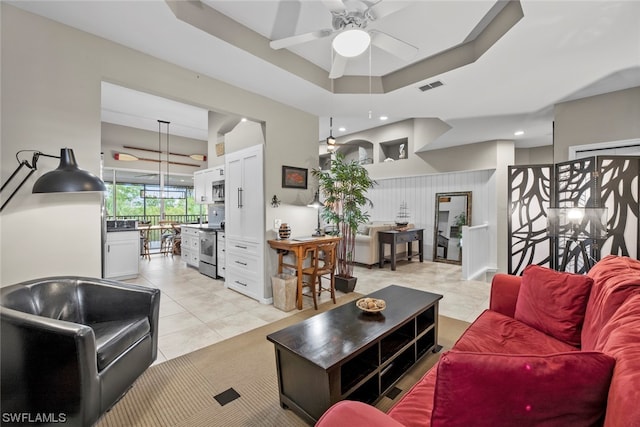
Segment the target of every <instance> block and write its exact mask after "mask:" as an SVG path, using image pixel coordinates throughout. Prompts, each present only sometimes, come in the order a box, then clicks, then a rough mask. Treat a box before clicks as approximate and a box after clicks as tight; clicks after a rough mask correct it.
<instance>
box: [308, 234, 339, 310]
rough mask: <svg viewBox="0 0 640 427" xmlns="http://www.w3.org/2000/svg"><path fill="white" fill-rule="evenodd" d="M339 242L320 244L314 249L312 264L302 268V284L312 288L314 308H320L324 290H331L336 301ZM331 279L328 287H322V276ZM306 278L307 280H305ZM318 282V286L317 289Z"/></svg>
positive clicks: (332, 297)
mask: <svg viewBox="0 0 640 427" xmlns="http://www.w3.org/2000/svg"><path fill="white" fill-rule="evenodd" d="M337 246H338V242H328V243H323V244H320V245H318V246H317V247H316V250H315V251H313V256H312V260H311V266H309V267H307V268H304V269H302V275H303V281H302V286H303V288H304V287H308V288H309V289H310V290H311V295H305V294H304V293H303V295H305V296H311V297H312V298H313V308H315V309H316V310H317V309H318V301H317V299H316V294H317V295H318V297H319V296H320V294H321V293H322V292H329V293H330V294H331V299H332V300H333V303H334V304H335V303H336V288H335V279H334V274H335V266H336V251H337V249H336V248H337ZM323 277H324V278H325V279H328V280H329V285H328V287H322V278H323ZM305 278H306V280H305ZM316 283H317V284H318V288H317V290H316Z"/></svg>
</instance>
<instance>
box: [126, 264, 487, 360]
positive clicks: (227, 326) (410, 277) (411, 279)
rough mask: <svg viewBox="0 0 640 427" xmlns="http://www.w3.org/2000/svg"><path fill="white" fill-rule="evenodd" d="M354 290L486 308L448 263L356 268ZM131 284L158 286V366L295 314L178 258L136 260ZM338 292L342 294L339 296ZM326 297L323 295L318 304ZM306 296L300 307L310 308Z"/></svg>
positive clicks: (480, 293)
mask: <svg viewBox="0 0 640 427" xmlns="http://www.w3.org/2000/svg"><path fill="white" fill-rule="evenodd" d="M354 274H355V275H356V276H357V277H358V283H357V285H356V289H355V290H356V292H359V293H361V294H367V293H370V292H373V291H375V290H377V289H380V288H383V287H385V286H387V285H390V284H396V285H402V286H407V287H411V288H416V289H422V290H426V291H430V292H435V293H438V294H442V295H443V296H444V297H443V299H442V300H441V301H440V313H441V314H443V315H445V316H449V317H453V318H456V319H461V320H465V321H472V320H473V319H475V318H476V317H477V316H478V315H479V314H480V313H481V312H482V310H484V309H485V308H487V307H488V306H489V283H486V282H479V281H464V280H461V279H460V267H459V266H456V265H451V264H443V263H433V262H424V263H419V262H417V261H413V262H410V263H407V262H400V263H398V267H397V269H396V271H391V270H390V268H389V265H388V264H387V265H386V266H385V268H384V269H380V268H378V267H377V266H376V267H373V268H371V269H367V268H365V267H359V266H356V268H355V272H354ZM127 282H130V283H138V284H141V285H146V286H151V287H156V288H159V289H160V290H161V291H162V297H161V298H160V327H159V329H160V335H159V343H158V349H159V351H158V359H157V360H156V363H161V362H163V361H165V360H168V359H172V358H174V357H177V356H180V355H183V354H186V353H189V352H192V351H194V350H197V349H199V348H202V347H205V346H208V345H210V344H214V343H216V342H218V341H222V340H224V339H227V338H230V337H232V336H234V335H238V334H241V333H243V332H246V331H248V330H251V329H254V328H257V327H259V326H262V325H266V324H268V323H271V322H273V321H276V320H278V319H282V318H284V317H287V316H290V315H292V314H294V313H296V312H297V311H296V310H293V311H290V312H288V313H287V312H283V311H280V310H278V309H277V308H275V307H273V306H272V305H264V304H260V303H258V302H257V301H255V300H253V299H251V298H248V297H246V296H244V295H242V294H239V293H237V292H235V291H232V290H229V289H226V288H225V287H224V283H223V281H222V280H214V279H211V278H209V277H207V276H204V275H201V274H200V273H199V272H198V270H197V269H194V268H192V267H187V266H186V265H185V263H184V262H182V260H181V259H180V257H173V258H172V257H166V256H162V255H159V254H158V255H152V256H151V260H150V261H146V260H141V261H140V275H139V276H138V278H137V279H132V280H127ZM338 294H340V293H338ZM328 299H329V294H326V293H325V294H323V295H322V297H321V301H326V300H328ZM311 307H312V302H311V299H310V298H304V308H305V309H306V308H311Z"/></svg>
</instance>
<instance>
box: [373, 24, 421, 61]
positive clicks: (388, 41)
mask: <svg viewBox="0 0 640 427" xmlns="http://www.w3.org/2000/svg"><path fill="white" fill-rule="evenodd" d="M369 35H370V36H371V44H373V45H374V46H377V47H379V48H380V49H382V50H384V51H387V52H389V53H390V54H392V55H395V56H397V57H398V58H401V59H403V60H405V61H411V60H412V59H413V58H415V56H416V54H417V53H418V48H417V47H415V46H413V45H410V44H409V43H407V42H403V41H402V40H399V39H397V38H395V37H393V36H390V35H389V34H386V33H383V32H381V31H377V30H376V31H369Z"/></svg>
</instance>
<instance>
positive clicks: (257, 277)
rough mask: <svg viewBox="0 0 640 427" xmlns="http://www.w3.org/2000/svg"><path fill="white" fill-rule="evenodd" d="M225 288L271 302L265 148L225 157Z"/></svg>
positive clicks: (257, 146) (254, 147)
mask: <svg viewBox="0 0 640 427" xmlns="http://www.w3.org/2000/svg"><path fill="white" fill-rule="evenodd" d="M225 158H226V159H225V170H226V203H225V209H226V214H225V240H226V247H225V249H226V255H225V256H226V273H225V274H226V277H225V286H227V287H228V288H231V289H234V290H236V291H238V292H241V293H243V294H245V295H247V296H249V297H251V298H254V299H256V300H258V301H260V302H261V303H265V304H267V303H270V302H271V297H270V292H269V291H268V290H267V289H266V286H265V268H264V190H263V170H264V166H263V147H262V145H256V146H253V147H249V148H245V149H243V150H239V151H235V152H232V153H228V154H226V155H225Z"/></svg>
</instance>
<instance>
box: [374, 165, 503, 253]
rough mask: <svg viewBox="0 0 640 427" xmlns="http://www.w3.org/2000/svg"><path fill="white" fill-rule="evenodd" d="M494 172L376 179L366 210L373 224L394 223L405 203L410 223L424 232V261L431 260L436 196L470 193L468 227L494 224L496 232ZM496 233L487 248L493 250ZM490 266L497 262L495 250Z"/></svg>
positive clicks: (484, 171) (482, 171)
mask: <svg viewBox="0 0 640 427" xmlns="http://www.w3.org/2000/svg"><path fill="white" fill-rule="evenodd" d="M494 173H495V172H494V171H493V170H481V171H474V172H452V173H444V174H430V175H421V176H413V177H405V178H386V179H385V178H383V179H377V180H376V182H377V183H378V185H376V186H375V187H374V188H373V189H371V190H369V192H368V196H369V199H370V200H371V201H372V202H373V208H369V213H370V215H371V220H372V221H395V219H396V216H397V214H398V210H399V208H400V204H401V203H402V202H406V203H407V208H408V209H409V213H410V214H411V217H410V218H409V221H410V222H412V223H413V224H415V226H416V227H417V228H423V229H424V240H425V242H424V254H425V259H433V239H434V233H435V227H434V221H435V200H436V193H449V192H457V191H471V192H472V195H471V197H472V209H471V224H472V225H475V224H483V223H485V222H487V223H493V224H494V230H495V218H496V204H495V203H492V200H494V198H495V197H492V196H491V195H492V194H493V193H494V192H495V191H494V188H493V186H492V177H493V176H494ZM495 235H496V234H495V231H494V233H493V237H492V241H491V242H489V245H490V247H493V248H495V245H496V243H497V242H496V241H495ZM492 252H493V254H494V256H493V259H492V262H493V265H495V263H496V262H497V261H496V259H495V251H492Z"/></svg>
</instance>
